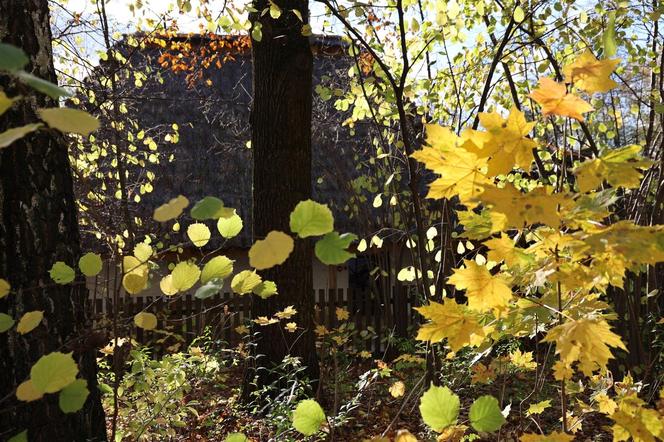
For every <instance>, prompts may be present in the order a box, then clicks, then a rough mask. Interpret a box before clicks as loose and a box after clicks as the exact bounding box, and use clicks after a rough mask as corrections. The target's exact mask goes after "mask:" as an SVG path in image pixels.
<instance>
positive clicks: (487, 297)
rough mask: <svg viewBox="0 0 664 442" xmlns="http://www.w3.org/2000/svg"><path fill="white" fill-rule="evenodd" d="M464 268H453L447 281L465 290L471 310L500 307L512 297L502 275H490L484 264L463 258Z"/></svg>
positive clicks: (504, 305) (505, 304) (482, 310)
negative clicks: (452, 272)
mask: <svg viewBox="0 0 664 442" xmlns="http://www.w3.org/2000/svg"><path fill="white" fill-rule="evenodd" d="M464 265H465V268H462V269H455V270H454V274H453V275H452V276H450V277H449V278H448V282H449V283H450V284H453V285H454V287H456V288H457V289H459V290H466V296H467V297H468V307H469V308H470V309H471V310H477V311H481V312H484V311H487V310H491V309H502V308H504V307H506V306H507V303H508V302H509V301H510V299H512V290H511V289H510V287H509V286H508V285H507V282H506V281H505V279H504V277H502V276H500V275H492V274H491V273H489V270H488V269H487V268H486V267H485V266H480V265H478V264H477V263H476V262H475V261H470V260H464Z"/></svg>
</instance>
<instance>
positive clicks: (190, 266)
mask: <svg viewBox="0 0 664 442" xmlns="http://www.w3.org/2000/svg"><path fill="white" fill-rule="evenodd" d="M171 275H172V277H173V279H172V284H173V287H174V288H176V289H178V291H180V292H184V291H186V290H189V289H190V288H192V287H193V286H194V285H195V284H196V282H197V281H198V278H199V277H200V276H201V270H200V269H199V268H198V266H197V265H196V264H194V263H191V262H186V261H183V262H179V263H177V265H176V266H175V268H173V271H172V272H171Z"/></svg>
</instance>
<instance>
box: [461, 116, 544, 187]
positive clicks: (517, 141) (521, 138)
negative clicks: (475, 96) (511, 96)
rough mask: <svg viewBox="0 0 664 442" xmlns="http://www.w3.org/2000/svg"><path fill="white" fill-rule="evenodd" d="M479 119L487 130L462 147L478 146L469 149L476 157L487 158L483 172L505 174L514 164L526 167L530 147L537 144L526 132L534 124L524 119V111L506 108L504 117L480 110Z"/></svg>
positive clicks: (531, 160) (531, 154)
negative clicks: (478, 147)
mask: <svg viewBox="0 0 664 442" xmlns="http://www.w3.org/2000/svg"><path fill="white" fill-rule="evenodd" d="M479 118H480V122H481V123H482V126H484V127H485V128H486V130H487V133H486V135H485V136H484V137H482V138H483V140H482V141H480V137H479V135H475V136H474V137H473V138H472V141H473V143H467V144H466V146H467V147H466V149H468V150H471V151H473V150H472V146H473V145H477V146H481V149H478V150H477V151H473V152H474V153H476V154H477V155H478V157H479V158H487V157H488V158H489V160H488V169H487V175H489V176H496V175H500V174H505V173H508V172H509V171H511V170H512V169H513V168H514V167H515V166H516V167H520V168H521V169H524V170H530V165H531V163H532V162H533V148H535V147H536V146H537V143H536V142H535V141H534V140H532V139H530V138H528V137H527V135H528V134H529V133H530V132H531V131H532V130H533V127H535V122H527V121H526V118H525V116H524V113H523V112H521V111H520V110H518V109H517V108H516V107H513V108H512V109H511V110H510V114H509V116H508V117H507V118H506V119H505V118H503V117H502V116H501V115H500V114H499V113H497V112H491V113H484V112H483V113H480V114H479ZM480 143H481V144H480Z"/></svg>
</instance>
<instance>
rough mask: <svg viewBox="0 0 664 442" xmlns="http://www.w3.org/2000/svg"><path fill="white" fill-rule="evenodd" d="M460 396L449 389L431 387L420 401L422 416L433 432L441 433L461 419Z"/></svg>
mask: <svg viewBox="0 0 664 442" xmlns="http://www.w3.org/2000/svg"><path fill="white" fill-rule="evenodd" d="M460 405H461V403H460V401H459V396H457V395H456V394H454V393H453V392H452V390H450V389H449V388H447V387H437V386H435V385H431V387H430V388H429V389H428V390H427V391H426V392H425V393H424V394H423V395H422V398H421V399H420V414H421V415H422V420H424V423H425V424H427V425H428V426H429V427H431V429H432V430H434V431H437V432H441V431H443V430H444V429H445V428H446V427H449V426H450V425H454V424H455V423H456V421H457V418H458V417H459V407H460Z"/></svg>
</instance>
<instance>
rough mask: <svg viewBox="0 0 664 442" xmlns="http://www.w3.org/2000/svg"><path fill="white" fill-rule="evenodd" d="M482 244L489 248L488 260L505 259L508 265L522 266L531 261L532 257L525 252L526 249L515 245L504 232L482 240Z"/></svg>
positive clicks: (498, 260) (497, 260)
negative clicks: (497, 236) (496, 236)
mask: <svg viewBox="0 0 664 442" xmlns="http://www.w3.org/2000/svg"><path fill="white" fill-rule="evenodd" d="M484 245H485V246H487V247H488V248H489V253H488V254H487V258H488V260H489V261H494V262H500V261H505V264H507V266H508V267H518V266H524V265H526V264H528V263H529V262H532V258H531V257H530V255H528V254H527V253H526V250H525V249H522V248H519V247H516V246H515V245H514V241H513V240H512V239H511V238H510V237H509V236H507V235H506V234H505V233H504V232H501V233H500V238H492V239H490V240H487V241H484Z"/></svg>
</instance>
